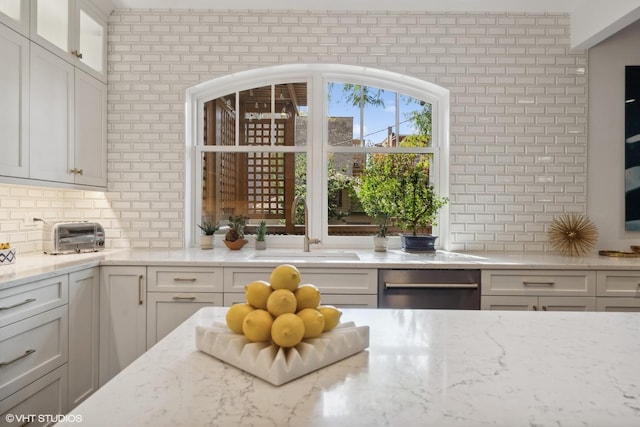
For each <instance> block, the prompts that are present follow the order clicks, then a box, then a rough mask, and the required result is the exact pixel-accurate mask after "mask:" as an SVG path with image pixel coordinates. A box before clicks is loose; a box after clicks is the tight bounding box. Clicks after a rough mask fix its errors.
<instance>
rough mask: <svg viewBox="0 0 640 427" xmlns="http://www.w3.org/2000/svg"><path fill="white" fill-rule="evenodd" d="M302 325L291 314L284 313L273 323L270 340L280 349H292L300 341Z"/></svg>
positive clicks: (302, 333) (302, 332)
mask: <svg viewBox="0 0 640 427" xmlns="http://www.w3.org/2000/svg"><path fill="white" fill-rule="evenodd" d="M303 336H304V323H303V322H302V319H300V318H299V317H298V316H296V315H295V314H293V313H285V314H282V315H280V316H278V317H276V320H274V321H273V326H272V327H271V339H272V340H273V342H274V343H276V344H277V345H279V346H280V347H293V346H295V345H297V344H298V343H299V342H300V341H302V337H303Z"/></svg>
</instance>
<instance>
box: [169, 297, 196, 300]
mask: <svg viewBox="0 0 640 427" xmlns="http://www.w3.org/2000/svg"><path fill="white" fill-rule="evenodd" d="M173 299H174V301H193V300H195V299H196V297H173Z"/></svg>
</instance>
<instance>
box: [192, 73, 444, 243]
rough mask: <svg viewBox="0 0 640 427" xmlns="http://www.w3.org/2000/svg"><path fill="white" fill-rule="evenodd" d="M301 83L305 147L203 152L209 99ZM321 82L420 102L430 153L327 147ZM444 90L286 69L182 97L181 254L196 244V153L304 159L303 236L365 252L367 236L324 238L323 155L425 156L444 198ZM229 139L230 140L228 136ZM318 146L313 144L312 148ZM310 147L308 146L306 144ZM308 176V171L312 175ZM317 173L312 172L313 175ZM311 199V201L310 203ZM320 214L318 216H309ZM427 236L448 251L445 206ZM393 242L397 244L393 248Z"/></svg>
mask: <svg viewBox="0 0 640 427" xmlns="http://www.w3.org/2000/svg"><path fill="white" fill-rule="evenodd" d="M293 81H296V82H306V83H307V88H308V121H309V126H308V128H307V141H308V143H307V144H306V145H305V146H300V147H283V146H259V147H256V146H239V145H236V146H224V147H223V146H205V145H204V144H202V143H199V142H202V141H204V137H203V132H204V117H203V110H204V104H205V103H206V102H208V101H210V100H212V99H215V98H219V97H221V96H226V95H228V94H230V93H235V92H239V91H242V90H247V89H250V88H254V87H261V86H268V85H273V84H280V83H287V82H293ZM329 82H344V83H357V84H364V85H367V86H373V87H377V88H381V89H385V90H392V91H395V92H397V93H398V94H399V95H400V94H401V95H408V96H411V97H414V98H417V99H421V100H424V101H426V102H428V103H430V104H431V105H432V146H431V147H428V148H398V147H391V148H380V147H378V148H375V149H373V148H368V147H343V148H341V147H336V146H330V145H329V144H328V143H327V141H328V128H327V126H325V123H326V117H327V116H328V103H327V102H326V100H327V96H328V83H329ZM449 111H450V106H449V90H448V89H446V88H443V87H441V86H438V85H435V84H433V83H430V82H427V81H425V80H420V79H417V78H414V77H410V76H407V75H403V74H399V73H395V72H391V71H386V70H379V69H374V68H366V67H360V66H350V65H340V64H287V65H276V66H272V67H265V68H258V69H251V70H247V71H242V72H238V73H233V74H229V75H226V76H222V77H219V78H216V79H213V80H209V81H206V82H203V83H200V84H197V85H195V86H193V87H190V88H188V89H187V91H186V100H185V143H186V153H185V202H184V206H185V214H184V224H185V228H184V235H185V247H195V246H196V245H197V244H198V240H197V235H198V232H197V231H198V230H197V227H196V224H198V223H199V221H200V212H201V211H202V185H197V184H198V183H201V182H202V168H201V166H200V161H199V159H200V158H201V156H202V153H203V152H211V151H214V152H224V151H233V152H254V151H260V152H294V153H295V152H304V153H306V155H307V177H308V183H307V196H308V197H307V203H308V205H309V212H310V215H309V224H308V225H307V226H308V231H309V236H310V237H319V238H320V239H321V240H322V244H321V246H323V247H331V248H340V247H351V248H366V247H370V246H371V238H370V237H369V236H355V237H354V236H350V237H347V238H345V237H342V236H329V235H328V226H327V224H328V215H327V207H326V203H327V202H326V201H327V194H328V193H327V185H326V183H327V178H328V177H327V168H326V165H327V163H328V158H329V154H330V153H332V152H349V153H356V152H364V153H369V152H376V153H384V152H389V153H399V152H413V153H415V152H419V153H429V152H433V153H434V157H435V162H434V163H433V164H432V166H433V172H434V174H433V177H434V179H433V182H434V186H435V189H436V192H437V193H438V194H439V195H440V196H443V197H449ZM236 136H237V134H236ZM317 141H320V143H317ZM314 142H315V143H314ZM312 171H316V172H315V173H312ZM317 171H320V173H318V172H317ZM317 195H319V196H317ZM316 212H320V215H317V214H315V213H316ZM434 234H437V235H438V236H439V239H438V245H437V247H438V248H440V249H447V248H448V247H449V204H448V203H447V204H446V205H445V207H444V208H442V209H441V211H440V212H439V218H438V226H437V227H435V229H434ZM396 240H397V242H396ZM271 242H273V244H271V243H270V246H276V247H277V246H280V247H298V246H300V247H301V246H302V236H293V235H291V236H273V237H272V238H271ZM390 247H391V248H393V247H399V238H397V237H394V236H391V241H390Z"/></svg>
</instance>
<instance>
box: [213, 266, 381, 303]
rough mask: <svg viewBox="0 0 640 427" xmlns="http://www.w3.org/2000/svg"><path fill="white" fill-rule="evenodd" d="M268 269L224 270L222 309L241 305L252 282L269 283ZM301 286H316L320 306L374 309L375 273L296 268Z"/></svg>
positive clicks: (345, 269)
mask: <svg viewBox="0 0 640 427" xmlns="http://www.w3.org/2000/svg"><path fill="white" fill-rule="evenodd" d="M272 270H273V268H271V267H266V268H265V267H261V268H257V267H256V268H253V267H252V268H232V267H225V268H224V292H225V295H224V297H225V300H224V305H225V306H231V305H232V304H234V303H236V302H244V286H245V285H247V284H249V283H251V282H252V281H254V280H264V281H267V282H268V281H269V277H270V275H271V271H272ZM298 270H299V271H300V277H301V284H304V283H310V284H313V285H316V286H317V287H318V289H320V292H321V293H322V301H321V304H330V305H336V306H338V305H339V306H343V307H347V306H348V307H377V306H378V296H377V295H378V271H377V270H376V269H362V268H331V269H326V268H305V267H302V268H298Z"/></svg>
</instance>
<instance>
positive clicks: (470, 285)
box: [384, 282, 478, 289]
mask: <svg viewBox="0 0 640 427" xmlns="http://www.w3.org/2000/svg"><path fill="white" fill-rule="evenodd" d="M384 288H385V289H393V288H417V289H437V288H445V289H478V284H477V283H387V282H385V284H384Z"/></svg>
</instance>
